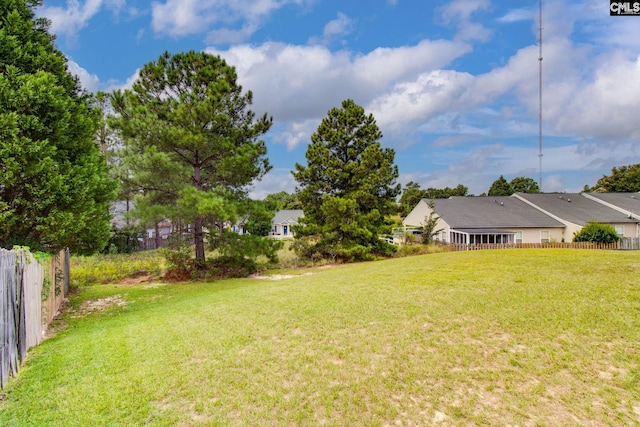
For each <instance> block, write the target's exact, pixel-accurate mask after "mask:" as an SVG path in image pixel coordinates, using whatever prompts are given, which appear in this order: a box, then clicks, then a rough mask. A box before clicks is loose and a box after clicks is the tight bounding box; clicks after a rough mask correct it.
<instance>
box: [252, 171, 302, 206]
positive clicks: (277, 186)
mask: <svg viewBox="0 0 640 427" xmlns="http://www.w3.org/2000/svg"><path fill="white" fill-rule="evenodd" d="M295 188H296V181H295V179H294V178H293V175H291V171H290V170H289V169H273V170H271V171H270V172H269V173H268V174H266V175H265V176H264V177H263V178H262V180H261V181H258V182H256V183H255V184H254V186H253V189H252V190H251V191H250V192H249V197H251V198H252V199H254V200H262V199H264V198H265V197H266V196H267V195H268V194H273V193H279V192H281V191H286V192H287V193H293V192H294V191H295Z"/></svg>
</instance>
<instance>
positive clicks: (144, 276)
mask: <svg viewBox="0 0 640 427" xmlns="http://www.w3.org/2000/svg"><path fill="white" fill-rule="evenodd" d="M157 281H158V277H157V276H152V275H150V274H149V273H148V272H146V271H141V272H139V273H136V274H133V275H131V276H128V277H125V278H124V279H122V280H120V281H118V283H117V284H118V285H125V286H133V285H140V284H142V283H154V282H157Z"/></svg>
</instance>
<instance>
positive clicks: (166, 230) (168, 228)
mask: <svg viewBox="0 0 640 427" xmlns="http://www.w3.org/2000/svg"><path fill="white" fill-rule="evenodd" d="M156 230H157V231H158V234H160V238H161V239H162V240H166V239H168V238H169V236H170V235H171V233H172V232H173V225H172V224H171V221H169V220H168V219H165V220H162V221H160V222H159V223H158V224H157V226H156V227H153V228H147V238H149V239H155V237H156Z"/></svg>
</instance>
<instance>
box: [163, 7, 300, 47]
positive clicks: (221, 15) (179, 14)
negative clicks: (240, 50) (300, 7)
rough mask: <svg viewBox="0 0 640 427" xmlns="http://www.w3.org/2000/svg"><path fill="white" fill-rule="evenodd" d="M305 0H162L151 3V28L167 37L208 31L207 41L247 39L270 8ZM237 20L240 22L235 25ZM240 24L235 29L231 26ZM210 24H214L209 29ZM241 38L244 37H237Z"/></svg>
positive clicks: (225, 41)
mask: <svg viewBox="0 0 640 427" xmlns="http://www.w3.org/2000/svg"><path fill="white" fill-rule="evenodd" d="M305 1H306V0H235V1H231V2H230V1H227V0H166V1H165V2H164V3H162V2H157V1H154V2H152V4H151V14H152V23H151V25H152V28H153V30H154V31H155V32H156V33H157V34H166V35H169V36H171V37H182V36H187V35H193V34H199V33H203V32H208V33H209V36H208V40H209V42H210V43H214V42H215V43H223V42H224V43H227V42H238V41H244V40H247V39H248V38H249V37H250V36H251V35H252V34H253V32H255V31H256V30H257V29H258V28H259V27H260V23H261V22H262V21H263V20H264V19H266V18H267V17H268V16H269V14H270V13H272V12H273V11H275V10H277V9H279V8H281V7H283V6H285V5H287V4H291V3H293V4H302V3H304V2H305ZM238 23H241V24H240V25H238ZM237 26H240V27H241V28H242V29H241V30H237V29H233V27H237ZM213 27H217V28H215V29H213ZM241 37H244V38H241Z"/></svg>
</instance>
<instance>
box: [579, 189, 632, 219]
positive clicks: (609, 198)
mask: <svg viewBox="0 0 640 427" xmlns="http://www.w3.org/2000/svg"><path fill="white" fill-rule="evenodd" d="M586 196H587V197H593V198H595V199H598V200H601V201H603V202H605V203H609V204H610V205H614V206H617V207H618V208H620V209H622V210H623V211H625V212H629V213H631V214H633V216H635V217H636V218H640V193H587V194H586Z"/></svg>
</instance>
